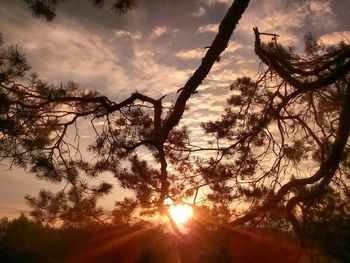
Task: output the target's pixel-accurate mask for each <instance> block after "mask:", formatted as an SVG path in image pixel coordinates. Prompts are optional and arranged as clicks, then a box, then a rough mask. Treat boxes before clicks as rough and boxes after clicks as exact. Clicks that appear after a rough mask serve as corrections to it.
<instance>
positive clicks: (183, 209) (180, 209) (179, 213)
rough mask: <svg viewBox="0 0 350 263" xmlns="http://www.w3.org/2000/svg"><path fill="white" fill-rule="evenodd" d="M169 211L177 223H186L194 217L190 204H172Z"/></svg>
mask: <svg viewBox="0 0 350 263" xmlns="http://www.w3.org/2000/svg"><path fill="white" fill-rule="evenodd" d="M169 212H170V215H171V217H172V218H173V219H174V221H175V223H176V224H184V223H186V222H187V221H188V220H189V219H190V218H191V217H192V215H193V208H192V207H191V206H189V205H172V206H170V207H169Z"/></svg>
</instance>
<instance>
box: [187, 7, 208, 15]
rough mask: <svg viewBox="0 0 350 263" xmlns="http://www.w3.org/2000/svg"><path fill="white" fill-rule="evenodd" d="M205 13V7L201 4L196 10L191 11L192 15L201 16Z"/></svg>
mask: <svg viewBox="0 0 350 263" xmlns="http://www.w3.org/2000/svg"><path fill="white" fill-rule="evenodd" d="M205 13H206V11H205V8H204V7H203V6H200V7H199V8H198V10H197V11H195V12H193V13H191V15H192V16H194V17H201V16H204V15H205Z"/></svg>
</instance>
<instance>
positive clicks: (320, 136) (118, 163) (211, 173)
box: [0, 0, 350, 262]
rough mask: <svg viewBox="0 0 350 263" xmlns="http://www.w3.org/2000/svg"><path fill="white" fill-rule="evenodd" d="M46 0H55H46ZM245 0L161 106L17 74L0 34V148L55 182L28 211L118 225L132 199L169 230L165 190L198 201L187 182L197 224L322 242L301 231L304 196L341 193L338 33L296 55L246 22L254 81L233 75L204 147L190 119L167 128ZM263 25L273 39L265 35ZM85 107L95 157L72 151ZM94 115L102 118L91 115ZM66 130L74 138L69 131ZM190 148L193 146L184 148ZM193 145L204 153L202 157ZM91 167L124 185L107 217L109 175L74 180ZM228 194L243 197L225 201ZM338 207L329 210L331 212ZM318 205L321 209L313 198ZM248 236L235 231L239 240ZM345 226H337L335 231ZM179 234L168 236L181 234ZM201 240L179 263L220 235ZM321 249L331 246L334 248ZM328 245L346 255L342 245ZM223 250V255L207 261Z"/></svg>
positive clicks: (345, 51)
mask: <svg viewBox="0 0 350 263" xmlns="http://www.w3.org/2000/svg"><path fill="white" fill-rule="evenodd" d="M98 2H101V1H98ZM131 2H133V1H131ZM52 3H53V4H54V7H55V6H56V4H57V3H58V2H57V1H53V2H52ZM248 3H249V1H248V0H236V1H234V2H233V4H232V6H231V7H230V9H229V10H228V12H227V14H226V16H225V17H224V18H223V20H222V22H221V23H220V26H219V31H218V34H217V35H216V37H215V39H214V41H213V43H212V44H211V45H210V46H209V47H208V50H207V52H206V54H205V56H204V57H203V59H202V61H201V64H200V65H199V67H198V68H197V70H196V71H195V72H194V73H193V75H192V76H191V77H190V78H189V80H188V81H187V83H186V84H185V85H184V87H182V88H180V89H178V97H177V99H176V101H175V103H174V105H172V106H171V107H170V108H166V107H164V106H163V100H164V99H165V96H162V97H161V98H151V97H149V96H146V95H144V94H141V93H138V92H134V93H133V94H131V96H130V97H129V98H126V99H125V100H123V101H121V102H113V101H111V100H110V99H109V98H107V97H105V96H103V95H101V94H98V93H97V92H92V91H86V90H82V89H80V88H79V86H78V85H77V84H75V83H66V84H61V85H58V86H55V85H50V84H48V83H45V82H44V81H42V80H40V79H39V78H38V76H37V75H36V74H32V73H31V74H30V73H29V66H28V64H27V63H26V60H25V57H24V55H23V54H22V53H21V52H20V50H19V49H18V48H16V47H7V48H6V47H4V44H3V43H2V46H1V52H0V59H1V63H0V85H1V86H0V87H1V90H0V101H1V104H0V105H1V106H0V121H1V122H0V135H1V136H0V156H1V158H2V159H5V158H6V159H7V160H10V161H11V162H12V164H13V165H16V166H20V167H25V168H27V170H29V171H30V172H32V173H35V174H36V175H37V176H38V177H39V178H41V179H43V180H47V181H51V182H54V183H58V182H64V183H66V185H65V187H64V189H62V191H60V192H58V193H56V194H54V193H51V192H49V191H46V190H42V191H41V192H40V193H39V196H38V197H31V196H27V197H26V199H27V201H28V203H29V204H30V205H31V207H32V208H33V211H32V214H31V215H32V216H34V217H35V218H36V220H37V221H41V222H49V223H52V222H54V221H55V220H57V219H60V220H63V221H64V222H65V225H66V226H71V227H78V226H80V227H81V226H84V227H85V226H91V225H94V226H95V227H97V226H98V225H103V224H106V223H107V222H111V221H114V222H116V223H118V224H119V225H124V226H125V227H129V225H130V223H131V222H133V221H132V220H131V218H132V217H133V215H134V214H135V213H136V211H135V210H136V209H138V208H140V209H141V210H142V213H143V215H145V214H147V215H152V214H155V213H160V214H163V215H166V216H167V217H168V218H169V222H170V224H171V225H172V227H173V230H174V232H175V233H176V234H178V235H179V237H181V238H184V237H183V235H182V234H181V232H180V231H179V229H178V227H177V225H176V223H175V222H174V220H173V218H172V217H171V216H170V214H169V211H168V209H167V208H168V205H167V204H166V202H165V200H166V199H171V200H172V202H174V203H175V204H176V203H185V201H184V200H188V199H191V200H192V203H191V205H193V206H194V207H196V204H197V203H196V201H197V197H198V193H199V191H200V190H201V189H203V188H205V189H207V193H208V194H207V196H206V199H207V205H208V206H209V205H210V206H211V207H210V208H209V207H205V206H198V207H197V209H198V211H197V212H198V213H206V214H205V216H203V218H206V220H207V221H208V222H205V230H206V231H219V230H220V228H221V227H225V228H227V229H230V231H238V230H239V229H241V228H239V227H243V230H244V231H243V232H242V231H238V232H237V233H240V234H244V233H246V232H245V230H246V229H247V228H249V229H251V228H253V229H258V228H259V229H263V228H266V227H267V226H268V227H271V228H272V229H276V228H278V227H281V228H282V229H283V231H284V232H286V233H290V229H291V227H293V230H294V232H295V234H296V235H297V237H298V238H299V241H300V245H301V246H302V247H303V248H304V249H310V250H313V249H316V250H317V249H325V244H326V242H323V243H322V241H320V242H319V243H318V244H317V245H316V246H313V245H310V242H309V240H308V238H307V236H308V235H309V233H312V234H313V235H315V232H317V231H316V230H315V229H314V228H313V227H315V228H317V227H318V226H322V225H323V223H325V222H322V220H320V218H321V217H320V216H317V213H315V211H317V209H316V208H315V206H317V205H319V204H320V203H322V202H324V201H322V200H324V199H323V198H324V197H325V195H326V194H327V193H328V191H330V190H329V189H333V190H332V191H335V192H336V196H338V197H339V203H340V204H342V205H343V204H345V202H346V200H347V198H348V196H349V190H348V178H349V163H350V155H349V152H350V151H349V145H348V143H347V142H348V138H349V130H350V121H349V120H350V103H349V102H350V89H349V87H348V84H349V71H350V46H349V44H346V43H340V44H339V45H336V46H332V47H326V46H324V45H322V44H319V43H318V42H317V41H316V40H315V39H314V38H313V37H312V36H311V35H306V37H305V50H304V51H305V53H304V55H302V56H301V55H297V54H295V53H294V52H293V49H292V48H284V47H282V46H281V45H280V44H279V43H278V35H277V34H274V33H261V32H259V30H258V28H254V35H255V52H256V54H257V56H258V57H259V58H260V59H261V61H262V63H261V70H260V72H259V75H258V77H257V78H256V79H252V78H248V77H242V78H239V79H237V80H236V81H235V82H234V83H233V84H232V86H231V90H232V96H231V97H230V98H229V100H228V107H227V109H226V110H225V112H224V113H223V115H222V117H221V118H220V119H219V120H217V121H211V122H207V123H204V124H203V129H204V130H205V132H206V133H207V134H208V136H212V137H211V138H212V139H213V140H212V141H213V143H212V145H211V146H210V147H206V148H203V147H200V146H196V145H193V144H192V143H191V141H190V135H189V132H188V129H187V128H186V127H182V126H179V123H180V121H181V118H182V117H183V115H184V112H185V110H186V108H187V104H188V100H189V99H190V98H191V96H195V94H196V90H197V88H198V87H199V85H200V84H201V83H202V81H203V80H204V79H205V78H206V76H207V74H208V73H209V72H210V70H211V68H212V66H213V64H214V63H216V62H217V61H218V58H219V57H220V54H221V53H222V52H223V51H224V50H225V48H226V47H227V46H228V42H229V39H230V37H231V35H232V33H233V31H234V29H235V27H236V25H237V23H238V21H239V19H240V18H241V16H242V14H243V13H244V11H245V10H246V8H247V6H248ZM49 18H50V17H49ZM262 37H268V38H271V41H269V42H267V43H264V42H263V41H262V39H261V38H262ZM84 119H88V120H89V121H90V122H91V126H92V127H93V129H94V130H95V135H96V137H95V138H96V139H95V140H94V141H93V142H92V144H91V145H90V146H89V150H90V151H91V152H92V153H93V154H94V155H95V157H96V158H95V160H96V161H95V162H94V163H91V162H87V161H86V160H84V156H82V154H81V152H80V148H79V129H78V125H77V123H78V122H79V121H81V120H84ZM96 122H98V123H99V124H101V123H103V124H102V126H101V127H96V125H95V124H96ZM72 131H73V133H75V139H74V140H70V139H69V138H68V136H67V135H68V133H70V132H72ZM140 149H143V151H146V150H147V152H148V153H149V156H150V157H152V158H153V160H152V161H146V160H143V159H141V158H140V156H139V154H138V153H139V150H140ZM198 152H200V153H201V155H200V156H196V153H198ZM203 153H207V154H208V156H213V157H207V158H206V157H203V156H204V155H203ZM213 153H214V154H213ZM169 164H171V168H172V169H169ZM103 172H110V173H112V174H113V175H114V176H115V177H116V178H117V179H118V181H119V183H120V185H121V186H122V187H124V188H126V189H129V190H132V191H133V192H134V193H135V197H134V198H127V199H125V200H124V201H123V202H118V203H117V206H116V210H115V211H114V212H113V214H112V217H111V218H106V216H105V214H104V213H103V211H102V209H100V208H98V207H97V206H96V203H97V200H98V198H99V197H101V196H103V195H106V194H108V193H109V192H110V190H111V188H112V185H110V184H108V183H104V182H102V183H101V184H100V185H97V186H96V185H90V184H89V183H88V182H87V181H86V180H84V179H83V178H84V176H87V177H93V178H95V177H97V176H98V175H99V174H100V173H103ZM236 204H241V207H238V208H237V209H236V208H234V207H235V205H236ZM314 209H316V210H314ZM326 210H327V209H326ZM336 210H337V209H333V210H331V211H334V213H335V214H336V212H335V211H336ZM300 211H301V212H300ZM342 211H343V212H344V213H343V215H344V217H343V218H342V219H339V218H337V217H336V216H335V217H334V218H332V220H335V221H334V222H339V224H341V225H343V224H344V226H346V225H347V224H348V221H347V219H345V220H344V221H343V219H344V218H348V208H346V209H344V210H342ZM318 213H320V214H322V213H327V212H325V210H322V209H321V210H319V211H318ZM337 213H338V212H337ZM302 216H305V218H303V217H302ZM310 218H311V219H312V220H311V219H310ZM337 220H338V221H337ZM277 226H278V227H277ZM218 229H219V230H218ZM317 229H318V228H317ZM192 230H193V229H192ZM140 231H141V230H140ZM193 231H194V230H193ZM224 232H225V233H226V231H224ZM234 233H235V232H234ZM249 233H251V232H249ZM253 233H254V232H253ZM320 233H321V232H320ZM231 234H232V233H231V232H230V235H231ZM225 235H226V234H225ZM230 235H229V238H228V239H230V237H231V236H230ZM250 236H251V234H249V235H248V236H247V235H245V237H246V238H247V244H249V243H250V239H249V238H248V237H250ZM252 236H253V237H257V235H255V234H253V235H252ZM315 236H317V235H315ZM347 238H348V237H347V236H346V235H344V236H342V240H347ZM208 240H209V239H208ZM225 240H226V239H225ZM182 241H183V242H184V243H181V244H178V245H179V246H182V245H183V244H186V240H182ZM226 241H227V240H226ZM226 241H225V242H226ZM207 242H209V241H205V242H204V243H203V244H202V245H203V247H202V248H198V253H194V254H193V259H192V261H191V262H195V261H197V260H198V262H204V261H200V259H202V257H201V256H199V255H200V254H201V253H209V252H210V253H211V252H213V254H212V255H216V256H213V257H212V258H219V257H218V256H217V255H218V254H220V253H221V252H218V251H221V249H222V251H226V249H227V246H226V245H225V246H222V247H220V248H219V249H218V251H217V250H215V251H211V250H210V249H209V248H207V247H205V244H206V243H207ZM220 242H221V241H220ZM220 242H219V243H220ZM225 242H224V243H225ZM342 242H343V241H341V243H342ZM344 242H345V241H344ZM267 243H268V242H267ZM191 244H192V243H191ZM198 244H200V243H198ZM225 244H226V243H225ZM233 244H234V245H233V246H234V247H235V246H236V245H237V244H236V243H235V242H233ZM342 244H343V243H342ZM188 247H189V246H186V245H184V247H183V248H184V250H185V248H188ZM340 247H342V246H341V245H339V246H336V249H338V248H340ZM292 250H293V249H292ZM325 250H326V249H325ZM203 251H205V252H203ZM229 251H231V250H230V249H229ZM242 251H245V250H242ZM293 251H294V250H293ZM294 252H295V251H294ZM294 252H293V253H294ZM299 252H300V251H296V254H295V257H299V256H300V253H299ZM140 253H141V254H140V258H141V259H140V260H141V261H144V262H147V261H150V260H151V258H152V257H153V256H154V255H153V254H152V253H154V251H152V250H146V251H143V252H140ZM188 253H189V252H188ZM225 253H226V252H225ZM225 253H224V255H228V254H230V253H231V252H230V253H226V254H225ZM326 253H328V254H329V255H333V256H334V254H335V253H334V250H333V249H330V251H327V252H326ZM135 255H136V254H135ZM212 255H211V256H212ZM293 255H294V254H293ZM180 256H181V255H180ZM211 256H207V258H208V260H209V258H211ZM231 256H232V255H231ZM233 257H234V256H233ZM236 257H238V258H240V257H239V256H237V255H236ZM340 257H341V260H344V259H345V260H346V259H347V258H348V255H347V254H346V253H342V254H341V256H340ZM137 258H139V257H137ZM293 259H294V256H293ZM135 260H136V258H135ZM184 260H185V259H184ZM225 260H227V261H230V260H231V259H230V258H225V259H222V261H218V262H225ZM295 260H297V259H295ZM208 262H212V261H208Z"/></svg>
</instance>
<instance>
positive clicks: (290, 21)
mask: <svg viewBox="0 0 350 263" xmlns="http://www.w3.org/2000/svg"><path fill="white" fill-rule="evenodd" d="M23 2H24V1H23V0H0V32H1V33H2V34H3V36H4V40H5V42H6V44H17V45H19V46H20V47H21V48H22V50H23V51H24V52H25V53H26V55H27V58H28V62H29V64H30V65H31V66H32V70H33V71H35V72H37V73H39V74H40V76H41V78H43V79H46V80H47V81H49V82H52V83H60V82H65V81H69V80H72V81H75V82H77V83H79V84H80V86H81V87H83V88H88V89H94V90H98V91H100V92H101V93H103V94H105V95H107V96H109V97H110V99H113V100H115V101H120V100H122V99H124V98H126V97H128V96H129V95H130V94H131V93H132V92H134V91H138V92H141V93H144V94H146V95H149V96H152V97H154V98H159V97H161V96H163V95H167V97H166V100H167V101H168V102H169V103H170V102H171V101H173V100H174V99H175V98H176V91H177V90H178V89H179V88H181V87H182V86H183V84H184V83H185V82H186V80H187V78H188V77H189V76H190V75H191V74H192V73H193V71H194V69H196V67H197V66H198V65H199V63H200V61H201V58H202V57H203V55H204V54H205V51H206V50H205V48H204V47H206V46H208V45H210V44H211V42H212V40H213V39H214V37H215V34H216V32H217V28H218V23H219V22H220V21H221V19H222V17H223V16H224V14H225V13H226V11H227V9H228V7H229V6H230V5H231V3H232V2H233V0H138V1H137V3H138V6H137V8H136V9H134V10H133V11H130V12H129V13H128V14H126V15H123V16H121V15H118V14H116V13H114V12H113V11H111V10H110V9H109V6H108V4H107V5H106V6H105V8H103V9H96V8H94V7H93V5H92V4H91V2H90V1H88V0H67V1H65V3H63V4H61V5H60V6H59V7H58V10H57V17H56V18H55V20H54V21H53V22H50V23H49V22H46V21H43V20H41V19H37V18H33V17H32V16H31V12H30V11H29V10H28V9H27V8H26V6H25V4H24V3H23ZM106 2H107V3H108V1H106ZM349 17H350V1H348V0H309V1H306V0H305V1H302V0H252V1H251V4H250V5H249V7H248V10H247V11H246V13H245V14H244V15H243V18H242V20H241V21H240V23H239V26H238V28H237V30H236V31H235V32H234V35H233V37H232V39H231V42H230V45H229V46H228V48H227V49H226V51H225V52H224V54H223V55H222V57H221V61H220V62H219V63H216V64H215V65H214V67H213V69H212V71H211V73H210V74H209V76H208V78H207V79H206V80H205V81H204V82H203V84H202V85H201V86H200V88H199V93H198V94H196V95H195V96H194V97H193V98H192V99H191V100H190V111H188V112H187V113H186V115H185V118H184V120H183V124H188V125H189V126H190V129H191V130H192V131H193V134H194V137H195V138H194V140H199V139H200V138H199V134H200V133H198V130H199V124H200V123H201V121H203V120H208V119H215V118H216V117H218V116H219V114H220V112H221V111H222V109H223V107H224V106H225V100H226V98H227V96H228V94H229V89H228V86H229V84H230V83H231V82H232V81H233V80H234V79H235V78H237V77H238V76H242V75H254V73H255V72H256V70H257V68H258V63H259V62H258V61H257V60H256V56H255V55H254V50H253V31H252V28H253V26H257V27H259V30H260V31H261V32H270V33H276V34H279V35H280V38H279V40H280V41H281V42H282V43H283V44H286V45H291V46H294V47H296V49H297V50H300V44H301V42H302V39H303V36H304V35H305V33H307V32H311V33H312V34H313V35H314V36H315V37H316V38H319V39H322V41H323V42H324V43H325V44H334V43H336V42H338V41H339V40H340V39H347V41H350V28H349V24H350V23H349V22H350V21H349V20H350V19H349ZM85 135H86V137H88V134H85ZM83 136H84V134H83ZM109 180H111V181H112V180H113V179H112V178H109ZM41 188H50V189H59V186H52V185H48V184H44V183H43V182H41V181H38V180H36V179H35V178H34V176H33V175H29V174H26V173H25V172H24V171H23V170H21V169H11V170H9V166H8V165H7V164H6V163H3V164H2V165H1V166H0V216H3V215H7V216H10V217H12V216H13V215H16V214H18V213H19V212H20V211H26V210H28V208H27V206H26V205H25V204H24V199H23V196H24V195H25V194H27V193H29V194H33V195H35V193H37V192H38V191H39V189H41ZM124 194H125V193H124V192H122V191H120V190H119V189H116V190H114V197H113V198H109V199H105V200H103V201H102V202H101V204H102V205H103V206H105V207H106V208H107V209H109V208H111V207H112V206H113V203H114V201H115V200H116V199H120V198H121V197H122V196H123V195H124Z"/></svg>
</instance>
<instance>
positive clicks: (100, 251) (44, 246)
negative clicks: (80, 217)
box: [0, 214, 350, 263]
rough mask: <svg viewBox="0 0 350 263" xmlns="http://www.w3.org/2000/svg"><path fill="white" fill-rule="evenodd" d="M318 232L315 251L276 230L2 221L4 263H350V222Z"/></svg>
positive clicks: (330, 223) (311, 243)
mask: <svg viewBox="0 0 350 263" xmlns="http://www.w3.org/2000/svg"><path fill="white" fill-rule="evenodd" d="M335 219H336V220H335ZM309 227H310V226H309ZM313 228H314V229H313V230H312V231H311V229H309V232H308V233H309V239H308V240H307V242H308V247H309V248H313V249H310V250H305V249H301V248H300V246H299V245H298V244H297V242H296V238H295V236H293V234H292V232H291V231H283V230H282V229H278V228H271V226H270V227H268V226H266V227H265V228H261V229H259V230H257V229H255V230H252V229H246V228H236V229H229V228H227V227H224V226H221V227H217V226H216V227H214V226H213V225H207V224H203V223H200V222H194V221H192V222H191V223H190V225H189V229H188V233H187V234H184V235H183V236H175V235H174V234H172V233H170V232H169V231H166V230H165V229H164V228H163V227H160V226H155V225H151V224H150V223H146V222H143V223H138V224H134V225H128V224H120V225H118V226H116V225H109V226H99V227H97V226H96V225H94V226H91V227H87V226H85V227H83V228H76V227H75V228H73V227H64V226H63V227H60V228H57V227H56V228H55V227H51V226H45V225H43V224H40V223H37V222H35V221H32V220H30V219H29V218H28V217H26V216H25V215H23V214H22V215H21V216H20V217H18V218H16V219H13V220H8V219H7V218H2V219H1V221H0V262H9V263H12V262H26V263H27V262H28V263H30V262H84V263H85V262H86V263H93V262H125V263H127V262H128V263H129V262H131V263H132V262H135V263H148V262H149V263H151V262H152V263H157V262H159V263H162V262H169V263H172V262H174V263H175V262H185V263H186V262H188V263H196V262H201V263H205V262H207V263H221V262H272V263H273V262H287V263H288V262H290V263H292V262H293V263H294V262H310V259H311V258H313V259H314V260H316V261H314V262H349V259H350V257H349V252H350V233H349V229H350V218H349V217H344V216H342V217H340V216H339V214H338V215H332V216H328V217H324V218H323V223H321V221H319V223H317V224H316V223H315V222H313Z"/></svg>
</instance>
